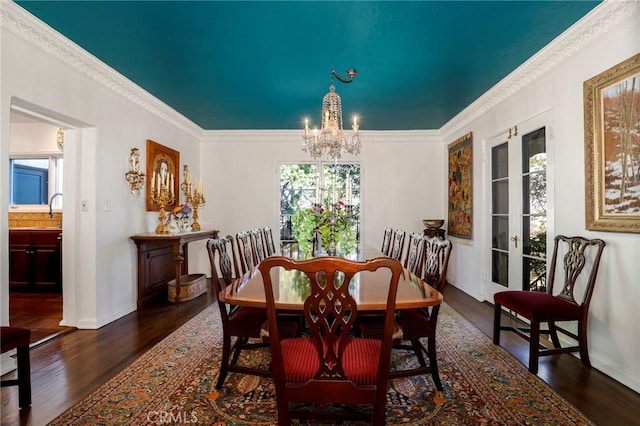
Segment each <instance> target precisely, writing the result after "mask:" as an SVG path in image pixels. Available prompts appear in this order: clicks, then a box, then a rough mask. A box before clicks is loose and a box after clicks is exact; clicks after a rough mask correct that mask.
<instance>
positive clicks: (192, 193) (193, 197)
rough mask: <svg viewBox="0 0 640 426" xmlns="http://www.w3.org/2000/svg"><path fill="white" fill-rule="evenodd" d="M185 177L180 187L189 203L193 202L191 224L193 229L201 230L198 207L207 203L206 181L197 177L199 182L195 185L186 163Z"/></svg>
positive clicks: (184, 167) (184, 168) (183, 172)
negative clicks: (205, 195)
mask: <svg viewBox="0 0 640 426" xmlns="http://www.w3.org/2000/svg"><path fill="white" fill-rule="evenodd" d="M182 174H183V179H184V182H182V185H180V188H181V189H182V192H183V193H184V197H185V199H186V200H187V203H189V204H191V207H192V208H193V223H192V224H191V229H192V230H193V231H200V230H201V229H202V227H201V226H200V223H198V207H200V206H204V204H205V203H206V201H207V200H206V199H205V198H204V183H203V182H202V179H196V181H197V183H196V185H195V187H194V185H193V184H192V180H191V172H189V166H188V165H186V164H185V165H184V166H183V170H182Z"/></svg>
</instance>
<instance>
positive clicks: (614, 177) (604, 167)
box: [584, 53, 640, 233]
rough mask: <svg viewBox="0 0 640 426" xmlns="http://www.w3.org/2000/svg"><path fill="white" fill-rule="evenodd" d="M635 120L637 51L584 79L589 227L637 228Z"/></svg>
mask: <svg viewBox="0 0 640 426" xmlns="http://www.w3.org/2000/svg"><path fill="white" fill-rule="evenodd" d="M632 99H633V102H631V100H632ZM639 125H640V53H639V54H637V55H634V56H632V57H631V58H629V59H627V60H625V61H623V62H621V63H619V64H617V65H615V66H613V67H611V68H609V69H608V70H606V71H604V72H602V73H600V74H598V75H597V76H595V77H593V78H591V79H589V80H587V81H585V82H584V147H585V195H586V196H585V212H586V228H587V229H588V230H593V231H614V232H631V233H640V135H638V133H637V130H634V129H638V126H639Z"/></svg>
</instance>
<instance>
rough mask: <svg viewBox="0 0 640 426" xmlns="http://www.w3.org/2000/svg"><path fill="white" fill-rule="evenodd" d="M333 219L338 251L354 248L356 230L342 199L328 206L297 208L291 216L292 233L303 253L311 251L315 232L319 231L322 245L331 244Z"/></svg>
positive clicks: (346, 251)
mask: <svg viewBox="0 0 640 426" xmlns="http://www.w3.org/2000/svg"><path fill="white" fill-rule="evenodd" d="M332 220H334V221H335V224H334V226H335V245H336V249H337V251H338V252H341V253H342V254H349V253H352V252H354V251H355V249H356V230H355V227H354V226H353V223H352V221H351V215H348V214H347V212H346V209H345V207H344V203H343V202H342V201H340V202H338V203H337V204H334V205H332V206H330V207H320V208H318V209H317V210H314V209H313V208H306V209H301V210H298V212H297V213H296V214H295V215H294V216H293V217H292V219H291V222H292V225H293V234H294V236H295V237H296V240H297V241H298V247H299V249H300V251H301V252H303V253H311V250H312V249H313V240H314V238H315V235H316V232H319V233H320V236H321V238H322V245H323V247H325V248H329V247H330V244H331V222H332Z"/></svg>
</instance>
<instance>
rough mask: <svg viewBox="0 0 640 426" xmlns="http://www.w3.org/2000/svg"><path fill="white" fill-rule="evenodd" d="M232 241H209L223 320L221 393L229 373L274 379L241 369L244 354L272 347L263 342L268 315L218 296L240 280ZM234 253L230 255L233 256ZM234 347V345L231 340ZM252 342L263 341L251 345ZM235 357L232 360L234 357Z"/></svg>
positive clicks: (263, 372) (264, 372)
mask: <svg viewBox="0 0 640 426" xmlns="http://www.w3.org/2000/svg"><path fill="white" fill-rule="evenodd" d="M232 250H233V237H232V236H230V235H228V236H227V237H225V238H212V239H209V240H208V241H207V252H208V254H209V261H210V263H211V282H212V283H213V290H214V292H215V294H216V299H218V308H219V310H220V319H221V320H222V334H223V340H222V360H221V363H220V374H219V376H218V381H217V383H216V388H217V389H221V388H222V385H223V384H224V381H225V379H226V377H227V373H228V372H235V373H242V374H251V375H256V376H263V377H271V371H268V370H264V369H259V368H253V367H247V366H243V365H238V359H239V357H240V352H241V351H242V350H245V349H246V350H255V349H260V348H266V347H268V346H269V344H268V343H267V342H265V341H263V340H262V336H263V335H264V333H265V331H264V330H266V329H267V323H266V321H267V312H266V310H265V309H264V308H252V307H240V306H230V305H228V304H226V303H224V302H221V301H220V299H219V297H218V295H219V294H220V292H221V291H222V290H224V289H225V288H226V287H227V286H229V285H232V284H233V282H234V281H235V280H236V279H237V278H238V277H236V276H234V271H235V267H234V265H233V262H234V261H232V258H234V257H235V256H233V251H232ZM230 253H231V255H230ZM233 337H235V338H236V340H235V343H234V344H233V346H232V345H231V339H232V338H233ZM249 339H260V340H257V341H256V340H254V341H250V340H249ZM232 355H233V357H232Z"/></svg>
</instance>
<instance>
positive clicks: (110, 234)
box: [0, 2, 202, 328]
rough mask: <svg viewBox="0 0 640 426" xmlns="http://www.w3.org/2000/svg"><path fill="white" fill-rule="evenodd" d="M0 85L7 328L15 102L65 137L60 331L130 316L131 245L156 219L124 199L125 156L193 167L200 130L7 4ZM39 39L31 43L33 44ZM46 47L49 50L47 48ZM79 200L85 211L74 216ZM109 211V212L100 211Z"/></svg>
mask: <svg viewBox="0 0 640 426" xmlns="http://www.w3.org/2000/svg"><path fill="white" fill-rule="evenodd" d="M2 13H3V19H2V25H3V26H2V41H1V42H2V44H1V51H2V56H1V60H2V61H1V64H0V66H1V71H2V73H1V82H0V84H1V85H0V89H1V92H0V106H1V112H0V114H1V124H0V136H1V137H0V140H1V145H0V176H2V177H3V178H2V179H0V182H1V187H0V223H2V227H1V231H0V247H1V250H2V252H1V253H2V255H1V256H0V279H1V281H0V299H1V306H0V310H1V311H2V317H1V318H0V319H1V321H2V324H7V323H8V267H7V265H8V255H7V247H8V232H7V226H6V223H7V209H8V205H7V201H8V182H7V181H8V179H6V178H5V177H6V176H8V163H9V162H8V141H9V133H10V130H9V125H10V114H9V110H10V106H11V104H12V103H14V104H16V103H17V104H20V106H22V107H24V106H25V105H26V106H27V107H30V108H33V109H36V110H37V111H36V112H38V113H40V114H42V115H47V116H55V117H56V118H57V119H59V120H61V121H62V122H64V123H65V124H66V125H65V128H68V129H71V130H68V131H67V132H66V133H67V137H66V139H65V152H64V156H65V177H64V197H65V200H64V209H63V214H64V221H63V237H64V253H63V274H64V281H63V292H64V308H63V309H64V313H63V315H64V318H63V323H64V324H65V325H72V326H78V327H80V328H97V327H100V326H102V325H104V324H106V323H108V322H111V321H113V320H115V319H117V318H120V317H121V316H123V315H125V314H127V313H129V312H131V311H133V310H135V308H136V300H137V285H136V283H137V271H136V269H137V268H136V250H135V244H134V243H133V242H132V241H131V240H130V239H129V236H131V235H133V234H137V233H141V232H147V231H152V230H153V229H154V227H155V221H157V219H156V218H157V213H147V212H145V203H144V196H140V197H137V198H136V197H133V196H131V195H130V194H129V190H128V186H127V185H126V182H125V179H124V173H125V172H126V171H127V167H128V160H129V152H130V149H131V148H132V147H138V148H140V151H141V156H142V158H145V155H146V140H147V139H152V140H155V141H156V142H158V143H161V144H163V145H166V146H169V147H171V148H173V149H175V150H178V151H180V154H181V163H182V164H184V163H187V164H192V165H193V171H194V173H197V172H198V169H197V164H198V161H197V158H198V150H199V137H198V136H199V134H201V133H202V131H201V129H199V128H198V127H197V126H195V125H193V124H192V123H190V122H188V121H187V120H186V119H184V118H183V117H181V116H179V115H178V114H177V113H175V112H174V111H173V110H170V109H169V108H168V107H166V106H164V104H161V103H160V102H159V101H157V100H155V99H154V98H152V97H150V96H149V95H148V94H146V93H144V92H143V91H142V90H141V89H139V88H138V87H137V86H135V85H133V84H132V83H131V82H129V81H127V80H125V79H124V78H122V77H121V76H119V75H116V74H115V72H113V71H111V70H109V69H106V67H104V65H103V64H101V63H98V62H97V61H96V60H95V59H94V58H93V57H90V56H89V55H87V54H86V53H85V52H83V51H81V50H80V49H78V48H77V47H76V46H75V45H71V44H70V43H69V42H68V41H67V40H66V39H64V38H62V37H59V36H58V35H57V33H54V32H53V31H52V30H51V29H49V28H48V27H46V26H45V25H44V24H42V23H40V21H37V20H35V19H33V18H32V17H30V15H28V14H26V12H24V11H23V10H22V9H21V8H19V7H18V6H16V5H14V4H13V3H9V2H2ZM34 34H36V36H34ZM44 41H46V43H44ZM81 200H86V201H88V206H89V208H88V211H87V212H83V211H81V210H80V202H81ZM106 202H109V203H110V206H111V209H110V211H106V209H105V208H104V206H105V203H106Z"/></svg>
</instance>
